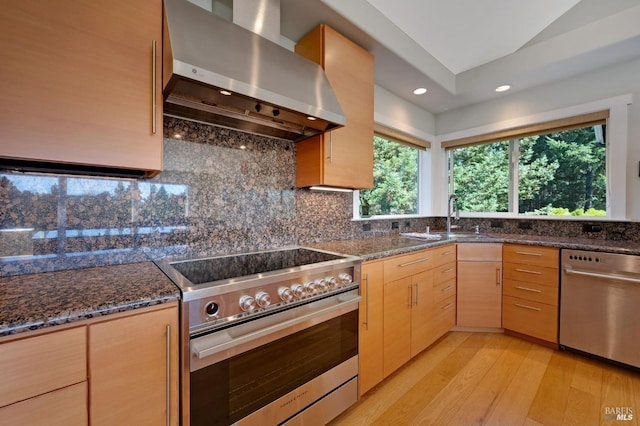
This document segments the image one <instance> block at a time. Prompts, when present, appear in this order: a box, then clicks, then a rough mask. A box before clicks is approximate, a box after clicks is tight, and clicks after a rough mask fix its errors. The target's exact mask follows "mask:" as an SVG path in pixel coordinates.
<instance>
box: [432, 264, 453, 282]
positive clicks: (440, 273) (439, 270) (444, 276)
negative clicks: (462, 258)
mask: <svg viewBox="0 0 640 426" xmlns="http://www.w3.org/2000/svg"><path fill="white" fill-rule="evenodd" d="M456 276H457V271H456V262H452V263H447V264H445V265H442V266H438V267H436V268H434V269H433V283H434V284H441V283H443V282H446V281H449V280H455V279H456Z"/></svg>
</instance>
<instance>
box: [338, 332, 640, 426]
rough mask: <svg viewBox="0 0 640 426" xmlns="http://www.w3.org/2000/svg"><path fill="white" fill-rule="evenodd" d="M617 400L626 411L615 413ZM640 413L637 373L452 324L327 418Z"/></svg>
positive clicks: (392, 421)
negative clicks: (454, 328)
mask: <svg viewBox="0 0 640 426" xmlns="http://www.w3.org/2000/svg"><path fill="white" fill-rule="evenodd" d="M616 408H617V409H618V412H619V413H625V414H627V419H629V417H631V419H629V420H621V419H616V416H615V409H616ZM612 410H614V411H613V412H614V414H613V415H612ZM639 415H640V373H637V372H635V371H631V370H627V369H622V368H619V367H616V366H612V365H610V364H607V363H604V362H600V361H596V360H592V359H589V358H586V357H582V356H580V355H577V354H574V353H571V352H566V351H554V350H552V349H549V348H546V347H543V346H540V345H537V344H535V343H530V342H527V341H524V340H521V339H519V338H517V337H513V336H509V335H506V334H501V333H468V332H457V331H456V332H450V333H449V334H447V335H446V336H445V337H443V338H442V339H440V340H439V341H438V342H436V343H435V344H434V345H433V346H432V347H431V348H429V349H427V350H426V351H424V352H423V353H422V354H420V355H418V356H417V357H416V358H414V359H413V360H411V361H410V362H409V363H407V364H406V365H405V366H403V367H402V368H400V369H399V370H398V371H396V372H395V373H394V374H392V375H391V376H389V377H388V378H387V379H386V380H385V381H383V382H382V383H380V384H379V385H378V386H376V387H375V388H373V389H372V390H370V391H369V392H368V393H367V394H365V395H364V396H363V397H362V398H361V399H360V401H359V402H358V403H357V404H356V405H354V406H353V407H351V408H350V409H349V410H348V411H346V412H345V413H343V414H342V415H340V416H339V417H338V418H336V419H335V420H334V421H333V422H332V423H331V425H332V426H338V425H363V426H365V425H366V426H370V425H384V426H387V425H398V426H400V425H403V426H404V425H438V426H440V425H463V426H466V425H508V426H511V425H527V426H533V425H545V426H546V425H548V426H554V425H576V426H578V425H579V426H586V425H620V426H624V425H634V426H639V425H640V422H639V421H638V416H639Z"/></svg>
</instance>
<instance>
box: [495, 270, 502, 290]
mask: <svg viewBox="0 0 640 426" xmlns="http://www.w3.org/2000/svg"><path fill="white" fill-rule="evenodd" d="M501 285H502V268H500V267H498V268H496V287H500V286H501Z"/></svg>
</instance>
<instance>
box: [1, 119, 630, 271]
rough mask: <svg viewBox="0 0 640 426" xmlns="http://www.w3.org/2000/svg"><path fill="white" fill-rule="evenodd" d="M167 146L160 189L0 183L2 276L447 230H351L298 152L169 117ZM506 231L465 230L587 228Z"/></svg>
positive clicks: (157, 182) (408, 226)
mask: <svg viewBox="0 0 640 426" xmlns="http://www.w3.org/2000/svg"><path fill="white" fill-rule="evenodd" d="M164 136H165V139H164V171H163V172H162V173H160V175H158V176H157V177H156V178H153V179H149V180H133V179H109V178H92V177H75V176H63V175H37V174H14V173H0V276H9V275H19V274H27V273H36V272H45V271H56V270H65V269H77V268H84V267H90V266H102V265H112V264H125V263H133V262H139V261H144V260H149V259H155V258H159V257H177V256H193V255H210V254H218V253H233V252H244V251H254V250H263V249H270V248H277V247H286V246H292V245H304V244H310V243H317V242H322V241H330V240H340V239H350V238H367V237H375V236H381V235H385V234H388V233H390V232H405V231H407V232H408V231H420V232H422V231H424V229H425V226H431V229H434V230H435V229H443V228H444V221H443V219H442V218H428V219H427V218H411V219H400V220H371V221H352V220H351V218H352V194H350V193H333V192H315V191H309V190H306V189H296V188H295V167H296V165H295V143H293V142H289V141H284V140H280V139H271V138H266V137H262V136H256V135H251V134H247V133H242V132H238V131H234V130H229V129H223V128H220V127H214V126H208V125H204V124H199V123H193V122H190V121H184V120H179V119H174V118H168V117H165V120H164ZM392 222H398V227H397V229H394V230H393V231H392V230H391V223H392ZM501 222H502V224H503V227H502V228H492V227H491V221H490V220H486V219H481V220H476V219H461V220H460V222H459V223H458V224H460V225H463V228H464V229H467V230H472V229H473V226H474V225H476V224H478V225H480V229H481V231H483V232H492V233H510V234H513V233H537V234H542V235H565V236H574V235H576V234H579V235H581V236H584V235H583V234H582V223H581V222H577V223H576V222H557V221H544V220H543V221H540V220H533V221H529V222H531V223H532V226H531V229H528V230H524V229H521V228H518V223H519V222H521V221H520V220H502V221H501ZM598 223H602V222H598ZM602 226H603V228H604V229H603V231H602V232H598V233H590V234H589V236H592V237H593V238H606V239H632V238H637V236H638V226H636V224H635V223H614V222H611V223H609V222H607V223H602Z"/></svg>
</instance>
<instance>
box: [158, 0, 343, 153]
mask: <svg viewBox="0 0 640 426" xmlns="http://www.w3.org/2000/svg"><path fill="white" fill-rule="evenodd" d="M164 6H165V16H164V35H163V38H164V40H163V56H164V58H163V80H164V81H163V83H164V92H163V93H164V114H165V115H169V116H174V117H178V118H184V119H188V120H195V121H200V122H205V123H211V124H215V125H219V126H224V127H229V128H233V129H238V130H243V131H247V132H251V133H256V134H260V135H265V136H270V137H276V138H281V139H288V140H294V141H299V140H302V139H306V138H308V137H311V136H314V135H317V134H319V133H323V132H325V131H328V130H331V129H333V128H337V127H341V126H343V125H345V124H346V119H345V116H344V114H343V112H342V109H341V108H340V104H339V103H338V100H337V98H336V96H335V94H334V93H333V90H332V88H331V85H330V84H329V82H328V80H327V78H326V76H325V74H324V71H323V70H322V68H321V67H320V66H319V65H318V64H316V63H314V62H312V61H310V60H308V59H306V58H303V57H302V56H299V55H297V54H295V53H294V52H292V51H290V50H287V49H286V48H284V47H282V46H280V45H278V44H276V43H274V42H272V41H270V40H267V39H265V38H263V37H261V36H259V35H257V34H255V33H253V32H251V31H249V30H246V29H245V28H242V27H241V26H239V25H236V24H234V23H232V22H229V21H226V20H224V19H223V18H220V17H218V16H216V15H215V14H213V13H210V12H208V11H206V10H204V9H202V8H200V7H198V6H196V5H194V4H192V3H189V2H188V1H186V0H164Z"/></svg>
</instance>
